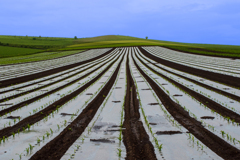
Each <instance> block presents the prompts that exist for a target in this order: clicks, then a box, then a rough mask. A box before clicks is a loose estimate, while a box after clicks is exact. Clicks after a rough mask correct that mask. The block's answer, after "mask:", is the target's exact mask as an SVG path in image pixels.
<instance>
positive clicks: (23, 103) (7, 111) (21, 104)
mask: <svg viewBox="0 0 240 160" xmlns="http://www.w3.org/2000/svg"><path fill="white" fill-rule="evenodd" d="M111 60H112V59H110V60H108V61H106V62H105V63H104V64H102V65H101V66H99V67H98V68H96V69H94V70H93V71H91V72H89V73H87V74H85V75H83V76H81V77H79V78H77V79H75V80H73V81H71V82H70V83H67V84H65V85H63V86H60V87H58V88H55V89H53V90H51V91H48V92H46V93H44V94H41V95H39V96H36V97H33V98H31V99H29V100H26V101H23V102H21V103H18V104H16V105H13V106H11V107H9V108H6V109H4V110H1V111H0V116H3V115H5V114H6V113H9V112H12V111H15V110H17V109H19V108H21V107H24V106H26V105H29V104H31V103H33V102H35V101H37V100H39V99H41V98H43V97H45V96H47V95H50V94H53V93H55V92H57V91H59V90H61V89H63V88H65V87H67V86H69V85H71V84H74V83H76V82H78V81H79V80H81V79H83V78H85V77H87V76H88V75H90V74H92V73H94V72H95V71H96V70H98V69H99V68H101V67H103V66H104V65H106V64H107V63H109V62H110V61H111Z"/></svg>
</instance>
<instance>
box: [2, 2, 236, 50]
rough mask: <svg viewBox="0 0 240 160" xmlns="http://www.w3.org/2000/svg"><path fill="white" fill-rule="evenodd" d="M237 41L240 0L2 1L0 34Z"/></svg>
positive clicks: (208, 41)
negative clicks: (125, 36)
mask: <svg viewBox="0 0 240 160" xmlns="http://www.w3.org/2000/svg"><path fill="white" fill-rule="evenodd" d="M112 34H114V35H128V36H135V37H141V38H144V37H146V36H148V37H149V38H150V39H158V40H167V41H178V42H191V43H212V44H232V45H240V0H167V1H166V0H164V1H163V0H87V1H85V0H40V1H34V0H6V1H3V0H0V35H23V36H25V35H28V36H39V35H41V36H49V37H50V36H51V37H74V36H77V37H79V38H80V37H94V36H100V35H112Z"/></svg>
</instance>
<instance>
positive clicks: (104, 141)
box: [90, 139, 115, 143]
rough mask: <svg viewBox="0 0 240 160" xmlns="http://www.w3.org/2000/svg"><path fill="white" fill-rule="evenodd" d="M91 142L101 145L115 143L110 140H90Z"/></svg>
mask: <svg viewBox="0 0 240 160" xmlns="http://www.w3.org/2000/svg"><path fill="white" fill-rule="evenodd" d="M90 141H91V142H101V143H115V141H113V140H109V139H90Z"/></svg>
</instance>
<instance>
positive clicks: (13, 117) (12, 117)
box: [5, 116, 20, 119]
mask: <svg viewBox="0 0 240 160" xmlns="http://www.w3.org/2000/svg"><path fill="white" fill-rule="evenodd" d="M18 118H20V116H8V117H7V118H5V119H18Z"/></svg>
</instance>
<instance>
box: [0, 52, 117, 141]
mask: <svg viewBox="0 0 240 160" xmlns="http://www.w3.org/2000/svg"><path fill="white" fill-rule="evenodd" d="M119 57H120V56H118V58H119ZM116 61H117V59H116V60H114V61H113V62H112V63H111V64H109V65H108V67H106V68H105V69H104V70H103V71H102V72H101V73H100V74H99V75H97V76H96V77H95V78H93V79H92V80H91V81H89V82H88V83H86V84H85V85H84V86H82V87H81V88H79V89H78V90H76V91H74V92H72V93H71V94H69V95H66V96H65V97H63V98H61V99H59V100H57V101H56V102H54V103H52V104H51V105H49V106H48V107H47V108H45V109H43V110H41V111H39V112H38V113H36V114H34V115H32V116H29V117H27V118H25V119H23V120H21V121H20V122H18V123H17V124H16V125H14V126H11V127H6V128H4V129H2V130H0V137H3V136H5V137H8V136H11V135H12V133H17V132H18V131H22V130H23V127H24V128H26V127H27V126H28V125H32V124H34V123H36V122H38V121H40V120H42V119H43V118H44V117H46V116H48V115H49V114H51V113H52V112H53V111H55V110H56V109H58V108H59V107H60V106H62V105H63V104H65V103H67V102H68V101H69V100H71V99H72V98H73V97H75V96H77V95H78V94H80V93H81V92H83V91H84V90H85V89H87V88H88V87H89V86H90V85H91V84H92V83H94V82H96V81H97V80H98V79H99V78H100V77H101V76H102V75H103V74H104V73H105V72H106V71H107V70H108V69H109V68H110V67H111V66H112V65H113V64H114V63H115V62H116ZM37 99H38V98H37Z"/></svg>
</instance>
